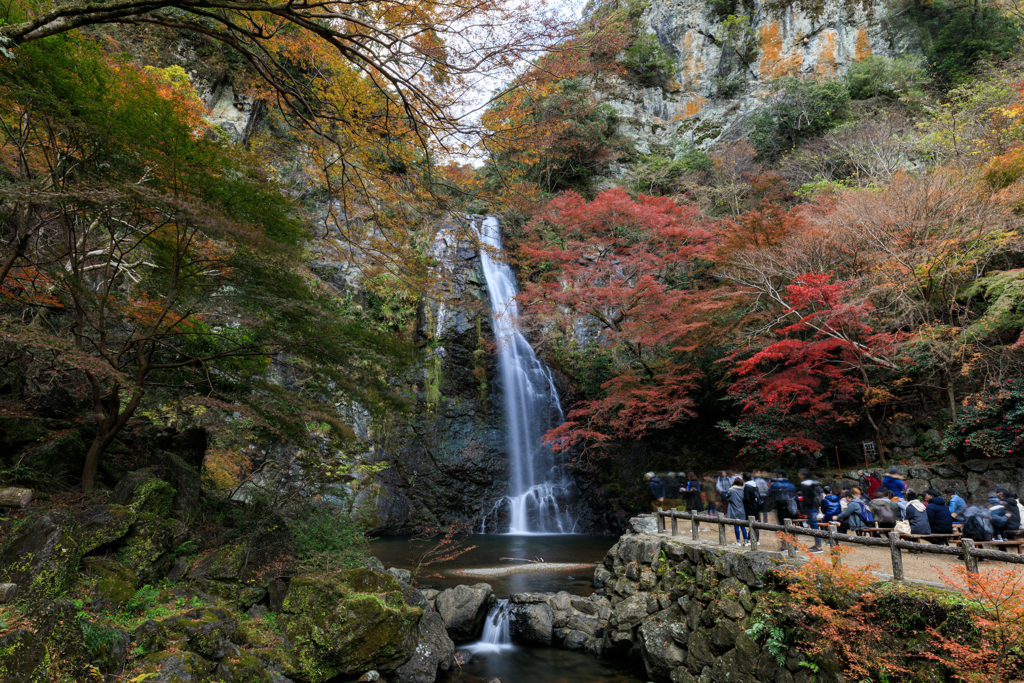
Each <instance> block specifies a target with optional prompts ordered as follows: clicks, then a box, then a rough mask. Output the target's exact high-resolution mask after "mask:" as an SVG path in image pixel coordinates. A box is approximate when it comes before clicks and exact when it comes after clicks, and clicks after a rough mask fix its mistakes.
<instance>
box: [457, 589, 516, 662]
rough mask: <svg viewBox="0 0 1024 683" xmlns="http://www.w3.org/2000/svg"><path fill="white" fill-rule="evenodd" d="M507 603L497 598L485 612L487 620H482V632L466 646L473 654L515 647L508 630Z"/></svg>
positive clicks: (501, 650)
mask: <svg viewBox="0 0 1024 683" xmlns="http://www.w3.org/2000/svg"><path fill="white" fill-rule="evenodd" d="M508 622H509V604H508V600H498V601H497V602H495V603H494V607H492V608H491V611H490V612H488V613H487V620H486V621H485V622H484V632H483V633H482V634H481V635H480V640H478V641H477V642H475V643H473V644H472V645H469V646H467V647H466V649H467V650H469V651H470V652H472V653H473V654H475V655H478V654H487V653H493V652H503V651H505V650H510V649H512V648H513V647H515V646H514V645H513V644H512V636H511V634H510V632H509V623H508Z"/></svg>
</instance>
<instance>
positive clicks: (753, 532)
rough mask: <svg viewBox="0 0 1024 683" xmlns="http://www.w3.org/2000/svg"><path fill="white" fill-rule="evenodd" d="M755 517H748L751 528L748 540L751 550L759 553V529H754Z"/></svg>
mask: <svg viewBox="0 0 1024 683" xmlns="http://www.w3.org/2000/svg"><path fill="white" fill-rule="evenodd" d="M754 521H755V520H754V517H753V516H750V517H747V524H748V525H749V526H750V533H749V534H747V538H748V540H749V541H750V549H751V550H753V551H754V552H757V529H755V528H754Z"/></svg>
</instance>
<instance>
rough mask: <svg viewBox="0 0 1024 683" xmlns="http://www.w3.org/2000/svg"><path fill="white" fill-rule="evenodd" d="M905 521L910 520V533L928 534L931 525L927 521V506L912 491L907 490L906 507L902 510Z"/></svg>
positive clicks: (930, 530)
mask: <svg viewBox="0 0 1024 683" xmlns="http://www.w3.org/2000/svg"><path fill="white" fill-rule="evenodd" d="M904 514H905V515H906V518H907V521H908V522H910V533H912V534H930V533H931V532H932V527H931V525H930V524H929V523H928V508H927V506H926V505H925V504H924V503H923V502H921V500H920V499H918V497H917V494H916V493H914V492H913V491H910V490H908V491H907V509H906V511H905V512H904Z"/></svg>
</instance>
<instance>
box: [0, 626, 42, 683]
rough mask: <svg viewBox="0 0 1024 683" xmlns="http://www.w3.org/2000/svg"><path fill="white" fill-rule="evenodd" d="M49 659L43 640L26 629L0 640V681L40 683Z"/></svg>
mask: <svg viewBox="0 0 1024 683" xmlns="http://www.w3.org/2000/svg"><path fill="white" fill-rule="evenodd" d="M48 667H49V657H48V655H47V652H46V645H45V643H44V642H43V639H42V638H40V637H39V636H37V635H36V634H35V633H33V632H32V631H30V630H29V629H27V628H21V629H18V630H17V631H14V632H13V633H8V634H7V635H6V636H4V637H3V638H0V681H4V683H42V681H45V680H46V671H47V669H48Z"/></svg>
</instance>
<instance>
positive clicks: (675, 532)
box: [672, 510, 679, 536]
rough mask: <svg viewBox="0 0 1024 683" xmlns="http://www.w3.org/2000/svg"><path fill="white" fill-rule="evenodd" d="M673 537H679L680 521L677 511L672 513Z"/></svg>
mask: <svg viewBox="0 0 1024 683" xmlns="http://www.w3.org/2000/svg"><path fill="white" fill-rule="evenodd" d="M672 535H673V536H678V535H679V520H678V519H676V511H675V510H673V511H672Z"/></svg>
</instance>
